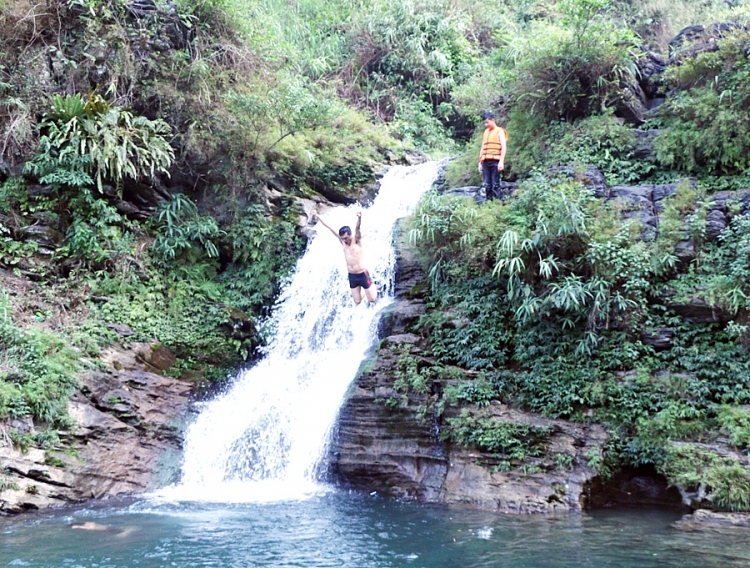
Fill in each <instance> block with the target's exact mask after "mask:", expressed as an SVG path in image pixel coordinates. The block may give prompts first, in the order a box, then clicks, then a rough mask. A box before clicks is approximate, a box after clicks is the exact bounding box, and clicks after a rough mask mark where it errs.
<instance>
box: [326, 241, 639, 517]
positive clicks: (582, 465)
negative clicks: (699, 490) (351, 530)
mask: <svg viewBox="0 0 750 568" xmlns="http://www.w3.org/2000/svg"><path fill="white" fill-rule="evenodd" d="M403 241H404V240H403V238H402V239H400V246H399V247H398V257H397V277H396V288H395V289H396V296H397V301H396V303H395V305H394V307H393V309H392V310H391V312H390V314H389V315H388V316H387V317H386V318H385V322H384V325H383V334H384V335H385V336H386V337H385V339H383V341H382V342H381V345H380V348H379V350H378V353H377V356H376V358H375V360H374V362H372V364H371V365H369V369H368V370H366V371H365V372H363V373H362V374H361V375H360V376H359V377H358V378H357V380H356V381H355V383H354V385H353V387H352V390H351V392H350V394H349V397H348V399H347V401H346V403H345V404H344V406H343V407H342V409H341V412H340V415H339V422H338V429H337V432H336V434H335V438H334V444H333V458H332V470H333V473H334V475H335V476H336V477H337V478H338V479H339V480H340V481H342V482H343V483H345V484H349V485H351V486H354V487H359V488H364V489H367V490H377V491H380V492H382V493H384V494H386V495H391V496H396V497H405V498H413V499H418V500H420V501H425V502H439V503H464V504H470V505H473V506H479V507H483V508H489V509H494V510H498V511H503V512H517V513H546V512H552V511H557V510H579V509H581V508H582V507H585V506H586V505H587V502H588V499H589V496H588V492H589V488H590V486H591V484H592V481H594V480H595V479H596V478H597V474H596V471H595V469H594V468H593V467H592V465H594V464H595V462H596V460H597V459H598V458H599V457H600V455H601V447H602V445H603V444H604V443H605V442H606V441H607V439H608V436H607V434H606V432H605V431H604V429H603V428H601V427H600V426H598V425H595V424H594V425H581V424H574V423H570V422H565V421H562V420H550V419H547V418H544V417H542V416H539V415H536V414H532V413H528V412H521V411H519V410H515V409H512V408H509V407H508V406H506V405H504V404H501V403H499V402H497V401H494V402H492V403H491V404H490V405H489V406H488V407H486V408H481V409H480V408H474V409H473V410H472V412H473V413H475V414H477V415H480V414H481V415H482V416H483V417H484V418H485V419H487V418H489V419H493V420H497V421H499V422H500V423H506V424H509V425H519V424H520V425H523V427H529V428H534V429H537V430H539V431H544V432H545V433H546V436H545V440H544V441H543V442H542V444H541V446H542V448H541V451H540V452H539V453H538V454H539V455H537V456H535V457H533V458H530V459H527V460H510V463H508V462H506V461H504V460H503V459H501V458H500V457H499V456H498V455H493V454H492V453H488V452H486V451H480V450H478V449H474V448H471V447H465V446H463V445H459V444H455V443H451V442H448V441H445V439H444V438H445V436H444V431H443V426H444V424H445V422H446V420H449V419H450V418H451V417H453V416H455V413H456V412H455V410H453V409H451V408H445V409H444V410H443V412H442V413H441V412H439V411H438V410H437V409H436V408H434V407H433V405H432V404H431V403H432V402H434V400H435V394H436V393H437V392H438V391H439V390H440V389H443V388H445V387H446V383H445V382H442V381H439V380H436V381H433V382H432V384H431V385H430V386H429V388H430V391H429V392H427V393H425V394H415V393H409V394H408V395H404V394H403V393H401V392H398V391H397V390H395V389H394V382H395V381H396V375H397V373H398V371H397V366H398V364H397V361H396V359H397V357H398V354H401V353H404V351H405V350H408V352H409V354H410V355H412V356H414V357H416V358H418V359H419V360H420V361H421V363H422V364H424V365H430V364H431V363H432V362H433V361H432V360H431V358H430V353H429V349H428V345H427V343H426V340H425V339H424V338H422V337H420V336H418V335H416V334H414V333H410V331H411V330H412V326H413V324H414V323H416V321H417V320H418V318H419V317H420V315H422V314H423V313H424V311H425V305H424V302H423V300H422V299H420V298H419V293H420V290H421V289H423V288H424V279H425V275H424V274H423V273H422V270H421V268H420V265H419V263H418V262H417V260H416V259H415V258H414V256H413V254H412V253H411V252H409V251H408V249H407V247H406V246H405V243H404V242H403ZM632 477H635V475H633V476H631V478H632Z"/></svg>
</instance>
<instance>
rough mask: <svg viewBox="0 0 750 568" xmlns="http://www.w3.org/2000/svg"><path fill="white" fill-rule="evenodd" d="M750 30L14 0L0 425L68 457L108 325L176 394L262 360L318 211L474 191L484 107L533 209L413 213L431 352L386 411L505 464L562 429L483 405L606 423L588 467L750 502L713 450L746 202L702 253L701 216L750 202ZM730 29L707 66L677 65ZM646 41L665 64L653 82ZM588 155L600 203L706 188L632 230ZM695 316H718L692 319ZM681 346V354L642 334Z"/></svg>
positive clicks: (4, 182) (542, 15) (737, 341)
mask: <svg viewBox="0 0 750 568" xmlns="http://www.w3.org/2000/svg"><path fill="white" fill-rule="evenodd" d="M749 16H750V11H749V10H748V4H747V3H746V2H744V1H740V2H731V3H726V2H720V1H719V0H708V1H702V2H696V1H693V0H669V1H667V2H661V3H658V4H654V3H653V2H647V1H646V0H633V1H632V2H617V1H614V0H560V1H559V2H556V3H528V2H510V3H506V4H503V5H494V4H493V5H481V6H480V5H477V4H476V3H470V2H467V1H465V0H450V1H448V0H397V1H386V0H375V1H364V0H354V1H352V0H332V1H328V2H323V1H321V0H296V1H294V2H288V1H281V0H250V1H242V2H241V1H239V0H210V1H208V2H198V1H195V0H181V1H180V2H178V3H177V4H176V5H175V4H172V3H161V2H156V3H154V4H153V5H152V4H149V3H148V2H144V3H129V2H126V1H124V0H90V1H87V2H82V1H80V0H70V1H68V2H51V3H48V4H47V5H46V7H45V10H44V11H43V12H41V13H36V12H34V13H33V14H32V13H29V10H28V6H27V5H26V4H24V3H23V2H21V1H20V0H4V1H1V2H0V61H1V63H0V269H1V270H2V272H0V280H2V282H3V287H5V288H8V289H9V290H11V291H12V293H8V294H5V293H4V295H3V296H2V298H1V299H0V309H1V310H2V313H1V314H0V315H1V317H2V319H0V345H2V357H0V419H5V418H9V417H22V416H32V417H33V418H34V419H35V420H36V422H37V424H38V425H39V426H40V427H39V428H38V431H39V432H41V434H36V435H20V434H18V433H17V432H16V433H15V434H12V436H14V439H15V440H16V443H17V444H18V445H19V446H21V447H30V446H31V445H41V446H47V447H52V446H54V445H55V444H56V443H57V441H56V434H55V432H56V428H58V427H63V426H64V425H65V424H66V420H67V419H66V416H65V411H64V409H65V401H66V400H67V397H68V396H69V395H70V394H71V393H72V392H73V390H74V388H75V385H76V380H75V375H76V373H77V372H80V370H81V369H82V368H83V367H86V366H93V367H96V365H97V362H96V359H97V357H98V356H99V354H100V350H101V348H102V347H103V346H105V345H107V344H109V343H112V342H115V341H124V339H123V338H122V337H119V336H117V335H116V334H115V333H114V332H113V331H112V330H111V328H110V327H109V326H111V324H121V325H122V324H127V325H128V326H129V327H130V328H131V329H132V332H133V335H132V336H130V337H129V339H128V341H156V342H159V343H161V344H163V345H165V346H166V347H168V348H169V349H170V350H172V351H173V352H174V353H175V354H176V356H177V362H176V364H175V365H174V366H173V367H172V368H171V369H170V371H169V372H170V373H172V374H175V375H181V374H183V373H184V374H186V375H187V374H188V373H189V374H190V376H204V377H206V378H209V379H220V378H221V377H222V376H224V374H225V372H226V369H228V368H231V367H232V366H235V365H237V364H239V363H240V362H242V361H244V360H247V359H250V358H252V357H253V353H254V352H255V348H256V347H257V346H258V345H259V344H260V343H262V342H263V341H264V338H263V336H262V334H261V332H260V328H261V326H259V325H258V323H259V322H260V321H261V320H262V319H263V318H264V317H265V316H266V315H267V313H268V310H269V308H270V306H271V305H272V304H273V302H274V299H275V297H276V295H277V293H278V290H279V286H280V283H281V282H283V280H284V278H285V277H286V276H287V275H288V274H289V272H290V269H291V267H292V266H293V263H294V261H295V259H296V258H297V256H298V255H299V254H300V252H301V251H302V249H303V247H304V244H305V243H304V238H303V237H302V236H300V234H299V231H298V224H299V223H300V216H301V215H302V214H303V209H302V206H301V201H300V200H302V199H309V198H316V199H318V198H320V197H321V196H322V197H324V198H326V199H329V200H332V201H335V202H340V203H350V202H353V201H355V200H356V199H357V198H358V197H359V192H360V190H361V188H362V186H363V185H366V184H368V183H370V182H371V181H372V180H373V179H374V174H375V172H376V171H377V169H378V168H379V167H380V166H381V164H382V163H383V162H384V161H389V162H392V161H394V160H396V161H398V160H400V159H403V158H404V157H405V156H406V153H407V151H411V150H413V149H421V150H423V151H426V152H429V153H430V154H431V155H432V156H433V157H439V156H443V155H457V159H456V160H454V161H453V162H451V164H450V166H449V167H448V171H447V174H446V176H447V182H448V184H450V185H467V184H470V183H476V182H477V181H478V174H477V172H476V155H477V149H478V144H479V136H480V134H481V132H480V129H479V127H478V120H477V114H478V112H479V111H480V110H485V109H490V110H494V111H495V112H496V113H497V115H498V117H499V121H500V123H501V124H502V125H504V126H507V129H508V131H509V133H510V140H511V141H512V142H511V148H510V151H509V154H508V159H507V170H506V172H505V176H506V178H507V179H512V180H517V181H519V182H520V183H519V189H518V191H517V192H516V194H515V195H514V197H513V198H512V199H511V200H509V201H508V202H507V203H496V202H492V203H489V204H487V205H484V206H481V207H480V206H476V205H475V204H473V203H468V202H466V201H463V200H459V199H450V198H445V197H441V196H440V195H438V194H437V193H431V194H429V195H428V196H426V198H425V199H424V201H423V202H422V205H421V207H420V210H419V212H418V213H417V215H415V217H414V221H413V225H412V230H411V233H410V239H411V241H412V242H413V243H415V244H418V245H419V248H420V250H421V251H422V254H423V261H424V264H425V266H426V267H427V268H428V270H429V280H430V282H429V295H428V304H429V310H428V313H427V315H426V316H425V317H424V318H423V319H422V321H421V322H420V325H419V331H420V332H422V333H423V334H424V335H425V336H427V337H428V338H429V343H430V349H431V354H430V355H429V356H427V355H416V354H415V353H412V350H410V349H409V348H408V347H403V348H401V347H400V348H393V353H392V356H393V357H394V359H395V361H396V368H397V376H396V377H395V385H394V386H395V387H396V390H397V392H398V393H399V395H400V396H401V398H400V399H398V400H397V399H393V401H392V402H393V404H394V405H399V404H403V403H404V401H406V403H408V400H409V397H410V396H412V397H418V396H422V397H424V396H428V395H429V396H432V397H433V398H434V401H433V402H431V404H434V406H432V407H430V408H429V409H428V408H427V407H425V408H423V409H422V414H423V415H424V416H426V415H427V410H431V411H432V410H434V411H436V415H439V416H442V418H444V426H445V427H446V429H445V436H446V437H447V439H449V440H451V441H453V442H456V443H461V444H468V445H473V446H476V447H479V448H482V449H484V450H486V451H487V452H490V453H492V454H497V455H498V456H500V457H499V458H498V459H501V460H502V461H503V463H504V464H505V463H506V462H507V464H508V467H510V466H513V467H516V464H514V463H513V462H516V463H521V462H523V463H524V464H526V462H527V461H528V460H529V459H533V458H535V457H537V456H538V455H539V452H543V451H544V439H545V436H546V435H547V433H545V432H541V431H537V430H534V429H533V428H531V427H529V426H528V425H524V424H515V423H513V424H511V423H500V422H498V421H496V420H495V419H494V418H492V417H491V416H490V414H483V413H482V412H483V411H484V410H485V409H486V407H488V406H489V405H490V403H491V402H492V401H493V400H501V401H503V402H505V403H508V404H512V405H516V406H518V407H522V408H524V409H527V410H532V411H535V412H539V413H542V414H545V415H547V416H550V417H559V418H565V419H571V420H577V421H596V422H601V423H603V424H605V425H606V426H607V428H608V429H609V431H610V433H611V434H612V439H611V442H610V445H609V447H608V448H607V451H606V452H605V453H604V454H603V455H599V454H596V455H593V454H592V455H591V456H590V460H589V462H590V464H591V465H592V467H595V468H596V470H597V471H600V472H602V473H603V474H604V473H606V472H613V471H616V470H617V468H619V467H622V466H625V465H639V464H653V465H654V466H655V467H656V468H657V469H658V470H659V471H662V472H663V473H664V474H665V475H667V477H668V478H669V479H670V480H671V481H672V482H674V483H677V484H680V486H681V487H683V488H693V487H698V486H702V487H703V488H704V493H705V495H707V496H708V497H706V498H707V499H710V500H712V502H713V503H714V505H715V506H717V507H723V508H732V509H747V508H748V504H747V494H748V492H747V491H746V490H745V485H746V480H745V477H744V476H745V473H744V471H745V466H744V465H742V464H740V463H739V462H737V463H735V462H734V461H732V459H730V458H725V457H723V456H718V454H717V453H716V452H715V451H713V450H711V445H712V444H716V443H719V442H718V440H720V439H722V440H723V439H727V440H729V442H728V445H729V446H731V448H732V451H737V452H741V451H745V450H746V448H747V444H748V435H747V430H748V427H749V426H748V419H747V416H746V414H745V410H744V409H743V408H741V405H744V404H747V403H750V382H749V381H750V356H749V355H748V351H747V346H748V343H750V340H749V339H748V323H749V322H748V316H747V314H748V311H749V310H750V305H749V304H748V302H749V300H748V297H750V289H749V288H748V281H750V278H749V277H750V264H749V261H748V258H749V256H748V252H750V240H748V236H747V235H748V234H750V232H749V230H750V217H748V215H747V214H745V215H743V214H742V212H743V211H745V209H743V204H742V203H741V202H740V201H736V202H733V201H732V199H729V200H728V201H727V203H726V206H725V209H726V213H727V219H728V221H729V224H728V226H727V227H726V228H725V229H723V231H722V232H721V235H720V236H719V238H718V240H711V239H709V238H708V228H709V219H708V215H709V212H708V211H709V207H708V205H709V202H710V199H711V198H712V195H713V194H714V193H715V192H716V191H719V190H733V189H738V188H743V187H748V186H750V174H748V169H749V168H750V163H749V162H748V157H747V156H748V155H750V122H749V121H750V119H749V118H748V112H747V111H748V106H750V91H748V84H750V83H749V82H748V70H750V64H748V45H749V43H750V32H748V30H747V27H743V25H744V24H747V22H748V21H749V20H748V17H749ZM713 22H727V23H728V25H727V26H720V27H717V28H711V29H708V30H704V31H705V34H706V35H705V37H704V38H703V39H706V38H708V40H710V41H707V44H706V45H708V44H710V46H709V48H708V49H704V48H703V47H705V45H704V46H703V47H701V45H702V44H700V42H698V43H696V44H693V43H690V41H691V40H686V41H687V44H686V45H682V46H679V45H673V46H672V48H670V47H669V46H668V43H669V41H670V39H671V38H672V37H674V36H675V35H676V34H677V32H679V31H680V29H682V28H683V27H684V26H687V25H692V24H706V25H708V24H711V23H713ZM695 45H697V46H698V47H697V48H696V49H693V47H695ZM670 50H671V51H670ZM649 51H653V52H657V53H659V54H661V55H662V56H663V58H664V59H665V60H666V59H667V58H668V57H669V56H670V55H671V56H673V61H672V64H670V65H669V66H668V68H667V70H666V71H665V72H664V73H663V74H660V73H658V72H657V73H656V74H655V75H654V76H653V77H652V78H650V79H649V78H648V77H646V71H647V68H648V65H649V64H650V63H649V61H650V62H651V63H653V60H652V55H651V54H649ZM650 58H651V59H650ZM648 81H650V83H648V84H646V83H647V82H648ZM644 89H646V90H648V89H651V91H649V93H648V94H646V93H645V91H644ZM646 98H649V99H653V100H652V101H646V100H645V99H646ZM662 98H664V99H665V100H664V103H663V104H661V105H660V106H658V105H657V104H656V103H658V102H659V101H660V100H661V99H662ZM652 102H653V103H654V104H653V105H652V104H651V103H652ZM570 164H572V165H573V167H572V168H567V170H566V171H568V172H570V171H572V172H573V174H572V176H571V175H564V176H563V175H561V176H558V175H555V174H552V173H550V168H553V167H555V166H561V165H563V166H567V165H570ZM589 165H593V166H596V167H598V168H599V169H600V170H601V171H602V173H603V174H604V175H605V177H606V180H607V182H608V184H609V185H614V184H638V183H651V184H659V183H664V182H671V181H677V180H681V179H683V178H684V176H686V175H693V176H695V177H696V178H697V183H689V182H684V183H682V184H681V185H680V186H679V188H678V190H677V192H676V193H675V194H674V195H672V196H671V197H668V198H666V199H664V200H663V201H661V203H660V207H662V208H663V210H661V211H660V212H659V213H660V215H659V224H658V227H652V228H651V233H653V235H652V236H653V238H652V239H651V238H649V239H640V238H639V237H640V236H641V235H642V234H643V231H644V228H643V227H641V226H640V224H639V222H638V220H637V216H634V215H637V212H634V211H628V210H627V208H628V205H626V204H625V203H622V202H618V201H616V200H615V201H606V202H605V201H603V200H601V199H600V198H599V197H596V196H595V195H594V194H593V193H592V191H591V190H589V189H586V187H585V186H584V185H583V184H582V183H581V180H582V178H583V177H584V175H585V167H586V166H589ZM624 218H627V219H628V220H627V221H624V220H623V219H624ZM302 222H304V219H302ZM709 241H711V242H709ZM686 248H688V249H690V251H691V254H692V256H690V255H686V254H685V249H686ZM691 302H693V304H695V305H700V306H703V307H704V308H705V309H708V310H714V311H715V312H716V313H717V314H719V316H717V317H716V318H714V319H715V321H712V322H710V323H700V322H697V321H695V318H693V319H689V318H686V317H684V316H681V315H679V313H678V312H677V310H676V306H686V305H691ZM664 330H667V331H668V335H669V340H668V343H669V345H668V347H663V346H661V347H659V346H657V343H656V342H654V341H652V340H649V338H650V337H653V336H658V335H659V334H660V333H662V332H663V331H664ZM467 370H468V371H469V372H470V373H469V374H468V375H467V374H466V373H464V371H467ZM467 376H468V377H470V378H468V379H467V378H466V377H467ZM433 383H435V384H437V383H439V384H441V385H442V391H441V392H440V393H439V394H434V393H433V391H432V387H433ZM467 408H471V409H472V412H469V413H467V412H464V410H465V409H467ZM477 409H479V411H480V412H479V413H477V412H474V411H476V410H477ZM441 413H442V414H441ZM48 427H49V428H48ZM686 452H693V453H696V452H697V453H696V455H698V454H700V456H698V457H695V456H692V454H691V455H688V453H686ZM691 456H692V457H691ZM717 456H718V457H717ZM693 458H695V459H693ZM571 459H572V458H571V457H570V456H564V455H561V456H559V457H556V458H555V463H556V464H557V466H558V467H560V468H561V469H565V468H567V467H570V461H571ZM526 465H528V464H526ZM503 467H504V466H503ZM529 467H533V466H529ZM729 480H731V482H730V481H729Z"/></svg>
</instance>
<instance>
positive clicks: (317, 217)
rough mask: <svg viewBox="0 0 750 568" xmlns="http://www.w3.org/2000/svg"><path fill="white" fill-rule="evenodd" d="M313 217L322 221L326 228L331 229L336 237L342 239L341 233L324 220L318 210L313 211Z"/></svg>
mask: <svg viewBox="0 0 750 568" xmlns="http://www.w3.org/2000/svg"><path fill="white" fill-rule="evenodd" d="M312 218H313V219H317V220H318V221H320V222H321V223H322V224H323V226H324V227H325V228H326V229H328V230H329V231H331V232H332V233H333V236H334V237H336V238H337V239H338V240H341V237H340V236H339V234H338V233H337V232H336V231H334V230H333V228H331V226H330V225H329V224H328V223H326V222H325V221H323V219H322V218H321V217H320V216H319V215H318V212H317V211H313V212H312Z"/></svg>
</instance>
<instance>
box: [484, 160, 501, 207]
mask: <svg viewBox="0 0 750 568" xmlns="http://www.w3.org/2000/svg"><path fill="white" fill-rule="evenodd" d="M497 164H498V160H485V161H484V162H482V177H483V178H484V181H483V183H482V186H483V187H484V191H485V193H486V195H487V201H490V200H491V199H499V198H500V172H499V171H497Z"/></svg>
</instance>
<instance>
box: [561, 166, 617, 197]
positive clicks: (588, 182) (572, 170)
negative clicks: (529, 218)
mask: <svg viewBox="0 0 750 568" xmlns="http://www.w3.org/2000/svg"><path fill="white" fill-rule="evenodd" d="M549 173H550V174H552V175H561V176H564V177H567V178H568V179H574V180H577V181H580V182H581V183H582V184H583V185H584V186H586V187H587V188H589V189H591V191H593V193H594V195H596V196H597V197H607V196H608V195H609V189H608V188H607V179H606V178H605V177H604V174H603V173H602V172H601V171H600V170H599V168H597V167H596V166H578V165H574V164H570V165H567V166H557V167H555V168H550V170H549Z"/></svg>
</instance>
